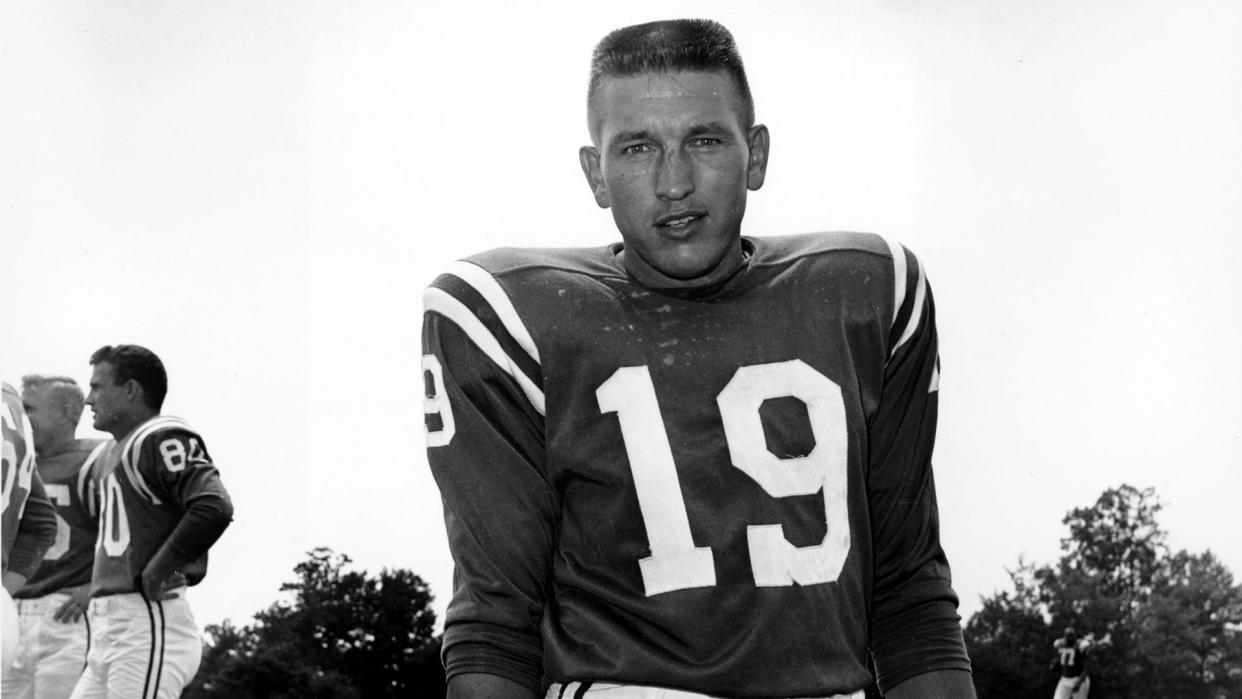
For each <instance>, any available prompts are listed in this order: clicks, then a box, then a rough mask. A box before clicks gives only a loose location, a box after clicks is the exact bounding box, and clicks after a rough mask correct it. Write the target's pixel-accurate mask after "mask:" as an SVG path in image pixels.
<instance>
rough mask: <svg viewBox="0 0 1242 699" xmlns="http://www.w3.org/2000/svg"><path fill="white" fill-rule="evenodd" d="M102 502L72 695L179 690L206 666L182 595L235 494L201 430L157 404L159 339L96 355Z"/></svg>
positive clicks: (196, 576)
mask: <svg viewBox="0 0 1242 699" xmlns="http://www.w3.org/2000/svg"><path fill="white" fill-rule="evenodd" d="M91 364H92V365H93V366H94V369H93V371H92V373H91V383H90V389H91V390H90V394H89V395H88V396H87V398H86V404H87V405H89V406H90V407H91V410H92V411H93V413H94V418H95V419H94V425H95V429H97V430H102V431H104V432H108V433H110V434H111V435H112V436H113V437H114V440H113V441H111V442H109V443H108V445H107V447H106V448H105V451H104V453H103V454H102V455H101V456H100V457H99V460H98V468H97V470H96V477H97V479H98V480H97V484H98V485H97V487H98V489H99V495H100V501H101V512H100V520H99V541H98V546H97V547H96V549H95V566H94V570H93V572H92V576H91V604H90V623H91V629H92V632H93V634H94V637H93V639H92V644H91V650H90V654H89V656H88V658H87V666H86V670H85V672H83V673H82V677H81V679H80V680H78V684H77V687H76V688H74V690H73V697H74V699H157V698H158V699H175V698H176V697H179V696H180V695H181V690H182V689H183V688H184V687H185V685H186V684H188V683H189V682H190V680H191V679H193V677H194V673H196V672H197V671H198V665H199V661H200V660H201V658H202V651H203V648H202V638H201V636H200V635H199V630H198V626H197V624H196V623H195V621H194V616H193V614H192V613H191V611H190V606H189V603H188V601H187V600H186V596H185V588H186V586H187V585H195V584H197V583H198V582H199V581H200V580H202V579H203V576H204V575H206V574H207V550H208V549H209V548H211V545H212V544H214V543H215V542H216V540H217V539H218V538H219V537H220V535H221V534H222V533H223V532H224V529H225V527H227V526H228V525H229V523H230V522H231V521H232V516H233V505H232V503H231V502H230V500H229V496H228V492H227V491H225V489H224V485H223V483H221V482H220V475H219V473H218V472H217V471H216V467H215V465H214V464H213V463H212V461H211V457H210V456H208V454H207V446H206V444H205V443H204V442H203V438H202V437H201V436H200V435H199V434H198V433H197V432H195V431H194V430H193V429H191V428H190V427H189V426H188V425H187V424H186V423H185V422H183V421H181V420H179V419H178V418H175V417H169V416H165V415H160V408H161V406H162V405H163V403H164V395H165V393H166V392H167V389H168V377H167V374H166V373H165V371H164V365H163V363H162V362H161V361H160V359H159V357H157V356H156V355H155V354H154V353H153V352H151V351H150V350H148V349H146V348H144V347H139V346H137V345H117V346H115V347H112V346H105V347H102V348H100V349H99V350H97V351H96V352H95V353H94V354H93V355H91Z"/></svg>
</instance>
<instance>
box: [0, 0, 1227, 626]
mask: <svg viewBox="0 0 1242 699" xmlns="http://www.w3.org/2000/svg"><path fill="white" fill-rule="evenodd" d="M509 5H510V3H501V2H489V3H479V2H473V3H468V2H438V1H437V2H425V1H416V2H405V3H398V2H391V1H376V2H356V3H343V2H342V3H325V2H298V3H291V2H270V1H260V2H256V1H254V0H212V1H210V2H208V1H197V0H193V1H185V0H183V1H179V2H175V3H173V2H165V3H150V2H135V1H124V2H122V1H118V2H107V3H101V2H94V1H85V2H84V1H77V2H63V3H43V2H36V1H27V0H17V1H10V2H5V3H0V103H2V104H3V106H0V275H2V276H0V285H2V287H0V288H3V289H4V293H5V297H6V300H5V303H4V314H5V323H4V331H3V335H2V338H3V339H2V341H0V374H3V375H5V376H6V377H8V378H9V380H10V381H17V380H18V379H19V378H20V376H21V375H22V374H25V373H31V372H54V373H67V374H70V375H72V376H75V377H77V378H78V379H79V381H81V382H83V383H85V381H86V380H87V379H88V377H89V374H90V371H89V370H90V367H89V366H88V364H87V359H88V357H89V355H90V353H91V352H92V351H93V350H94V349H95V348H97V347H98V346H100V345H103V344H115V343H122V342H136V343H140V344H144V345H147V346H149V347H151V348H152V349H154V350H155V351H156V352H157V353H159V354H160V355H161V356H162V357H163V359H164V361H165V363H166V365H167V367H168V370H169V373H170V384H171V390H170V393H169V396H168V401H167V403H166V406H165V412H168V413H170V414H174V415H178V416H180V417H183V418H185V419H186V420H188V421H189V422H190V423H191V424H192V425H194V426H196V427H197V428H198V429H199V430H200V431H201V432H202V434H203V435H204V437H205V439H206V441H207V444H208V448H209V449H210V451H211V453H212V455H213V457H214V458H215V460H216V461H217V463H218V464H219V466H220V469H221V472H222V474H223V476H224V479H225V483H226V485H227V486H228V488H229V489H230V491H231V493H232V495H233V499H234V501H235V505H236V510H237V512H236V520H235V522H234V524H233V526H232V528H231V529H230V530H229V531H228V532H226V534H225V536H224V538H223V539H222V540H221V541H220V542H219V543H218V544H217V545H216V547H215V548H214V549H213V550H212V563H211V570H210V573H209V575H208V577H207V579H206V581H205V582H204V583H203V584H202V585H201V586H200V587H199V588H198V589H197V590H196V591H195V593H194V595H193V599H194V604H195V607H196V615H197V616H198V620H199V622H200V624H204V625H205V624H208V623H216V622H219V621H221V620H222V619H224V618H225V617H229V618H232V619H233V620H234V621H237V622H239V623H240V622H245V621H247V620H248V618H249V616H250V615H251V614H252V613H254V612H255V611H257V610H259V609H262V608H264V607H266V606H267V605H268V604H269V603H271V602H272V601H274V600H275V599H276V598H277V596H278V588H279V586H280V583H281V582H283V581H286V580H290V579H292V577H293V573H292V567H293V565H294V564H295V563H297V562H298V561H300V560H302V559H303V558H304V556H305V552H306V551H307V550H309V549H310V548H312V547H314V546H317V545H326V546H331V547H332V548H334V549H336V550H337V551H341V552H345V553H348V554H349V555H351V556H352V557H353V558H354V559H355V560H356V562H357V564H358V565H359V566H361V567H365V568H367V569H369V570H372V571H377V570H378V569H379V568H381V567H385V566H387V567H403V568H409V569H412V570H414V571H415V572H416V573H418V574H419V575H421V576H423V577H424V578H425V579H427V580H428V581H429V582H430V583H431V585H432V587H433V590H434V592H436V593H437V594H438V595H439V600H438V601H437V604H436V608H437V611H438V612H441V613H442V611H443V606H444V603H445V602H447V599H448V595H449V591H450V579H451V578H450V576H451V563H450V561H449V557H448V552H447V547H446V545H445V543H444V535H443V527H442V522H441V519H440V505H439V497H438V494H437V492H436V490H435V486H434V483H433V482H432V479H431V477H430V475H429V474H428V472H427V466H426V462H425V457H424V452H423V438H422V433H421V432H422V427H421V426H422V416H421V412H422V411H421V379H420V376H419V371H418V356H419V354H420V350H419V324H420V322H421V301H420V292H421V289H422V288H423V287H424V286H425V285H426V284H427V283H429V282H430V281H431V279H432V278H433V277H434V276H435V275H436V273H437V271H438V270H439V269H440V268H442V267H443V266H444V265H445V264H446V263H447V262H449V261H451V260H453V259H456V258H458V257H462V256H464V255H467V254H469V253H472V252H476V251H478V250H482V249H486V248H490V247H495V246H498V245H538V246H545V245H597V244H604V243H607V242H610V241H612V240H614V239H616V238H617V235H616V233H615V230H614V228H613V226H612V221H611V217H610V216H609V215H608V214H607V213H606V212H603V211H600V210H599V209H597V208H596V207H595V205H594V203H593V201H592V199H591V197H590V194H589V191H588V189H587V187H586V185H585V183H584V181H583V179H582V175H581V173H580V171H579V169H578V163H577V148H578V146H580V145H582V144H583V143H584V142H585V141H586V129H585V116H584V104H583V102H584V91H585V78H586V71H587V64H588V59H589V55H590V50H591V48H592V46H593V45H594V43H595V42H596V41H597V40H598V39H599V38H600V37H601V36H603V35H604V34H605V33H606V32H608V31H609V30H611V29H613V28H616V27H618V26H621V25H623V24H629V23H634V22H639V21H647V20H650V19H659V18H667V17H673V16H711V17H714V18H717V19H719V20H721V21H723V22H724V23H725V24H726V25H727V26H729V27H730V29H732V30H733V32H734V34H735V35H736V37H737V40H738V43H739V45H740V47H741V49H742V53H743V56H744V58H745V59H746V62H747V68H748V71H749V73H750V79H751V83H752V88H753V91H754V94H755V99H756V101H757V112H758V118H759V120H760V121H763V122H765V123H766V124H768V126H769V127H770V129H771V132H772V142H773V145H772V162H771V167H770V168H769V171H768V181H767V184H766V185H765V187H764V189H763V190H762V191H760V192H758V193H755V194H754V195H752V197H751V199H750V204H749V210H748V216H747V219H746V226H745V230H746V232H747V233H749V234H752V235H763V234H775V233H792V232H801V231H809V230H827V229H853V230H868V231H875V232H882V233H886V234H890V235H893V236H895V237H897V238H899V239H901V240H902V241H904V242H905V243H906V244H907V245H909V246H910V247H911V248H912V249H913V250H915V252H916V253H918V254H919V256H920V257H921V258H922V259H923V261H924V263H925V265H926V266H927V268H928V273H929V277H930V279H931V282H932V284H933V288H934V289H935V292H936V300H937V305H938V319H939V326H940V335H941V354H942V360H943V377H942V382H941V425H940V432H939V441H938V445H937V452H936V467H937V479H938V487H939V493H940V503H941V514H942V522H943V540H944V544H945V546H946V548H947V550H948V552H949V556H950V561H951V563H952V564H953V569H954V575H955V584H956V587H957V589H958V591H959V593H960V594H961V597H962V613H963V616H968V615H970V614H971V613H973V612H974V611H976V610H977V609H978V608H979V597H980V595H989V594H991V593H993V592H994V591H996V590H997V589H1000V588H1004V587H1006V586H1007V577H1006V573H1005V568H1006V567H1013V566H1014V565H1015V564H1016V563H1017V561H1018V558H1019V556H1025V557H1026V558H1027V560H1034V561H1038V562H1050V561H1053V560H1055V558H1056V557H1057V555H1058V553H1059V550H1058V543H1059V540H1060V538H1061V537H1062V536H1064V534H1065V528H1064V527H1063V525H1062V524H1061V518H1062V517H1063V516H1064V515H1065V513H1066V512H1067V511H1068V510H1069V509H1071V508H1073V507H1076V506H1085V505H1089V504H1091V503H1093V502H1094V500H1095V498H1096V497H1097V496H1098V495H1099V494H1100V492H1102V491H1103V490H1104V489H1105V488H1108V487H1112V486H1116V485H1119V484H1121V483H1123V482H1127V483H1131V484H1134V485H1136V486H1140V487H1146V486H1152V487H1154V488H1155V489H1156V491H1157V493H1158V494H1159V496H1160V497H1161V498H1162V500H1163V501H1164V502H1165V503H1166V505H1167V507H1166V509H1165V511H1164V512H1163V514H1162V517H1161V522H1162V524H1163V525H1164V527H1165V529H1167V530H1168V531H1169V532H1170V543H1171V544H1172V545H1173V546H1175V547H1184V548H1189V549H1191V550H1195V551H1201V550H1203V549H1206V548H1210V549H1211V550H1213V551H1214V552H1216V553H1217V554H1218V555H1220V556H1221V557H1222V558H1223V560H1224V561H1225V563H1226V564H1227V565H1228V566H1229V567H1230V568H1231V569H1232V570H1233V571H1234V573H1235V574H1239V575H1242V536H1239V533H1238V531H1239V530H1238V525H1237V521H1236V516H1237V501H1238V493H1239V492H1242V427H1240V425H1242V361H1240V358H1242V323H1240V322H1239V321H1242V282H1240V281H1239V277H1240V276H1242V275H1240V274H1239V259H1242V257H1240V254H1242V128H1240V127H1239V124H1242V90H1240V89H1239V86H1240V85H1242V42H1239V40H1238V37H1239V36H1242V5H1239V4H1237V3H1234V2H1231V1H1227V0H1222V1H1221V2H1176V3H1175V2H1151V1H1145V2H1144V1H1135V0H1099V1H1097V2H1092V3H1081V2H1077V1H1073V0H1056V1H1053V2H1042V3H1029V2H1021V1H1020V0H1012V1H1007V2H977V3H976V2H951V1H947V0H939V1H929V2H914V1H913V0H902V1H900V2H895V1H894V2H878V3H877V2H822V1H819V0H817V1H814V2H799V3H793V2H782V3H757V2H722V1H721V0H710V1H708V2H676V1H674V0H664V1H662V2H649V1H645V0H644V1H640V0H630V1H628V2H625V3H614V4H613V6H612V7H611V8H610V9H609V8H605V9H600V8H595V7H592V8H591V9H586V4H585V3H582V4H576V3H570V2H527V3H520V4H519V3H513V5H515V6H517V5H520V7H509ZM84 422H85V425H84V427H83V430H82V432H81V434H82V436H90V435H92V434H93V431H92V430H91V429H90V427H89V419H88V420H85V421H84Z"/></svg>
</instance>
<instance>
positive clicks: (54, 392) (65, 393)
mask: <svg viewBox="0 0 1242 699" xmlns="http://www.w3.org/2000/svg"><path fill="white" fill-rule="evenodd" d="M44 386H46V387H47V390H48V391H49V392H50V395H51V396H52V398H53V399H54V400H55V401H56V404H58V405H63V406H65V407H68V408H69V411H70V412H69V414H70V417H72V418H73V422H74V423H75V424H76V423H77V421H78V420H80V419H81V418H82V410H83V408H84V407H85V401H86V397H85V396H84V395H82V387H81V386H79V385H78V382H77V381H75V380H74V379H73V378H71V377H68V376H46V375H44V374H26V375H25V376H23V377H22V391H23V392H25V391H28V390H30V389H32V388H42V387H44Z"/></svg>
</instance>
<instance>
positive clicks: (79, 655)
mask: <svg viewBox="0 0 1242 699" xmlns="http://www.w3.org/2000/svg"><path fill="white" fill-rule="evenodd" d="M69 597H70V595H69V593H67V592H53V593H52V594H50V595H44V596H43V597H36V598H33V599H19V600H14V602H16V603H17V612H18V619H19V620H20V626H21V641H20V645H19V646H18V649H17V657H16V658H14V659H13V663H12V664H11V665H9V666H8V667H6V668H4V673H3V674H4V681H3V683H0V695H3V696H4V699H68V697H69V695H70V694H72V693H73V687H74V685H76V684H77V683H78V677H80V676H81V675H82V668H84V667H86V652H87V649H88V648H89V647H90V625H89V622H88V621H87V618H86V617H85V616H83V617H82V618H81V619H78V620H77V621H76V622H73V623H61V622H59V621H56V620H55V619H53V618H52V617H53V615H54V614H55V613H56V610H58V609H60V607H61V605H63V604H64V603H65V602H66V601H67V600H68V599H69Z"/></svg>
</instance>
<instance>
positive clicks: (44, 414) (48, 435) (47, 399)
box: [22, 384, 75, 453]
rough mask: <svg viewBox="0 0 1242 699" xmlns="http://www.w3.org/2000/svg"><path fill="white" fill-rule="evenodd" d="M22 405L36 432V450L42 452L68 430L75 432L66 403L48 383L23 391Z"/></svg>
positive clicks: (32, 428)
mask: <svg viewBox="0 0 1242 699" xmlns="http://www.w3.org/2000/svg"><path fill="white" fill-rule="evenodd" d="M22 407H23V408H25V409H26V416H27V417H29V418H30V429H31V430H32V431H33V432H34V443H35V451H36V452H39V453H42V452H43V451H44V450H45V449H46V447H47V446H48V445H50V444H53V443H55V442H56V441H57V439H58V438H60V437H62V436H63V435H64V434H65V432H66V431H67V432H68V433H69V434H70V435H72V434H73V428H74V427H75V425H71V424H69V417H68V415H66V411H65V406H64V403H62V402H60V401H57V400H55V397H54V395H53V392H52V390H51V388H50V387H49V386H48V385H47V384H43V385H41V386H31V387H30V388H27V389H26V390H24V391H22Z"/></svg>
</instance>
